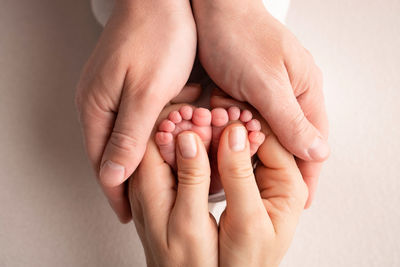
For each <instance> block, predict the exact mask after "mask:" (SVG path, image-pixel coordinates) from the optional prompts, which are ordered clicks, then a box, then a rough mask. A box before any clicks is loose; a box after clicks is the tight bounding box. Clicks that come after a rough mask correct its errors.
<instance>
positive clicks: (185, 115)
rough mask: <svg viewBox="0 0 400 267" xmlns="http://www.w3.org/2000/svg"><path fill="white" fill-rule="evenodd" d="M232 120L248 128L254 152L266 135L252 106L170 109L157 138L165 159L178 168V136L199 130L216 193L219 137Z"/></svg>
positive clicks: (218, 182)
mask: <svg viewBox="0 0 400 267" xmlns="http://www.w3.org/2000/svg"><path fill="white" fill-rule="evenodd" d="M233 122H239V123H241V124H243V125H245V127H246V129H247V131H248V138H249V143H250V154H251V156H253V155H254V154H255V153H256V152H257V149H258V147H259V146H260V145H261V144H262V143H263V142H264V139H265V135H264V134H263V133H262V132H260V130H261V124H260V122H259V121H258V120H257V119H253V114H252V113H251V112H250V111H249V110H243V111H241V110H240V109H239V108H238V107H235V106H232V107H230V108H229V109H224V108H215V109H213V110H212V111H211V112H210V111H209V110H208V109H205V108H195V107H192V106H189V105H184V106H181V107H180V108H179V109H178V110H173V111H171V112H170V113H169V114H168V118H167V119H164V120H163V121H162V122H161V123H160V125H159V127H158V132H157V133H156V135H155V141H156V144H157V145H158V147H159V149H160V154H161V156H162V157H163V159H164V160H165V161H166V162H167V163H168V164H169V165H170V166H171V167H172V168H174V169H175V170H176V156H175V150H176V148H175V141H176V138H177V136H178V135H179V134H180V133H181V132H184V131H193V132H195V133H197V134H198V135H199V137H200V138H201V140H202V141H203V143H204V145H205V147H206V150H207V151H208V152H209V158H210V164H211V186H210V194H214V193H217V192H219V191H221V190H222V185H221V183H220V179H219V172H218V166H217V152H218V145H219V139H220V136H221V133H222V131H223V130H224V129H225V127H226V126H227V125H229V124H231V123H233Z"/></svg>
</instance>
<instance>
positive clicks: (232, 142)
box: [229, 126, 247, 152]
mask: <svg viewBox="0 0 400 267" xmlns="http://www.w3.org/2000/svg"><path fill="white" fill-rule="evenodd" d="M246 138H247V131H246V129H245V128H244V127H243V126H237V127H233V128H232V129H231V130H230V132H229V146H230V147H231V149H232V151H235V152H239V151H243V150H244V148H245V147H246Z"/></svg>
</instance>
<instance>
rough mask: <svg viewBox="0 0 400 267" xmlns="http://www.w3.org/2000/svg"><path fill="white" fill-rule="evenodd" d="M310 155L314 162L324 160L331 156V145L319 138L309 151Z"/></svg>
mask: <svg viewBox="0 0 400 267" xmlns="http://www.w3.org/2000/svg"><path fill="white" fill-rule="evenodd" d="M308 155H309V156H310V157H311V159H313V160H324V159H326V158H327V157H328V156H329V145H328V144H327V142H325V141H324V140H322V139H321V137H319V136H317V137H316V138H315V140H314V142H313V143H312V144H311V146H310V148H309V149H308Z"/></svg>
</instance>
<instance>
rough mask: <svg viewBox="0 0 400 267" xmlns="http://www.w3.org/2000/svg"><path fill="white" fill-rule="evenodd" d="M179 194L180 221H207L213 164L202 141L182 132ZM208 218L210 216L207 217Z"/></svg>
mask: <svg viewBox="0 0 400 267" xmlns="http://www.w3.org/2000/svg"><path fill="white" fill-rule="evenodd" d="M176 157H177V171H178V191H177V196H176V202H175V207H174V211H175V212H176V215H177V217H178V218H186V219H189V220H194V221H199V220H201V219H202V218H208V192H209V187H210V163H209V161H208V154H207V151H206V149H205V147H204V144H203V142H202V141H201V139H200V137H199V136H198V135H197V134H195V133H193V132H183V133H181V134H180V135H179V136H178V140H177V149H176ZM205 215H207V216H205Z"/></svg>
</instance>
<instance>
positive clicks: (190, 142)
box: [178, 133, 197, 159]
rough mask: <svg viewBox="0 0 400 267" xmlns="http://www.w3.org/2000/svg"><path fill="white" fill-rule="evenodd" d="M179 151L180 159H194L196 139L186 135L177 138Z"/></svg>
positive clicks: (188, 134) (191, 135)
mask: <svg viewBox="0 0 400 267" xmlns="http://www.w3.org/2000/svg"><path fill="white" fill-rule="evenodd" d="M178 145H179V150H180V151H181V154H182V157H184V158H186V159H191V158H194V157H196V154H197V145H196V139H195V137H194V135H193V134H190V133H186V134H181V135H179V136H178Z"/></svg>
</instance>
